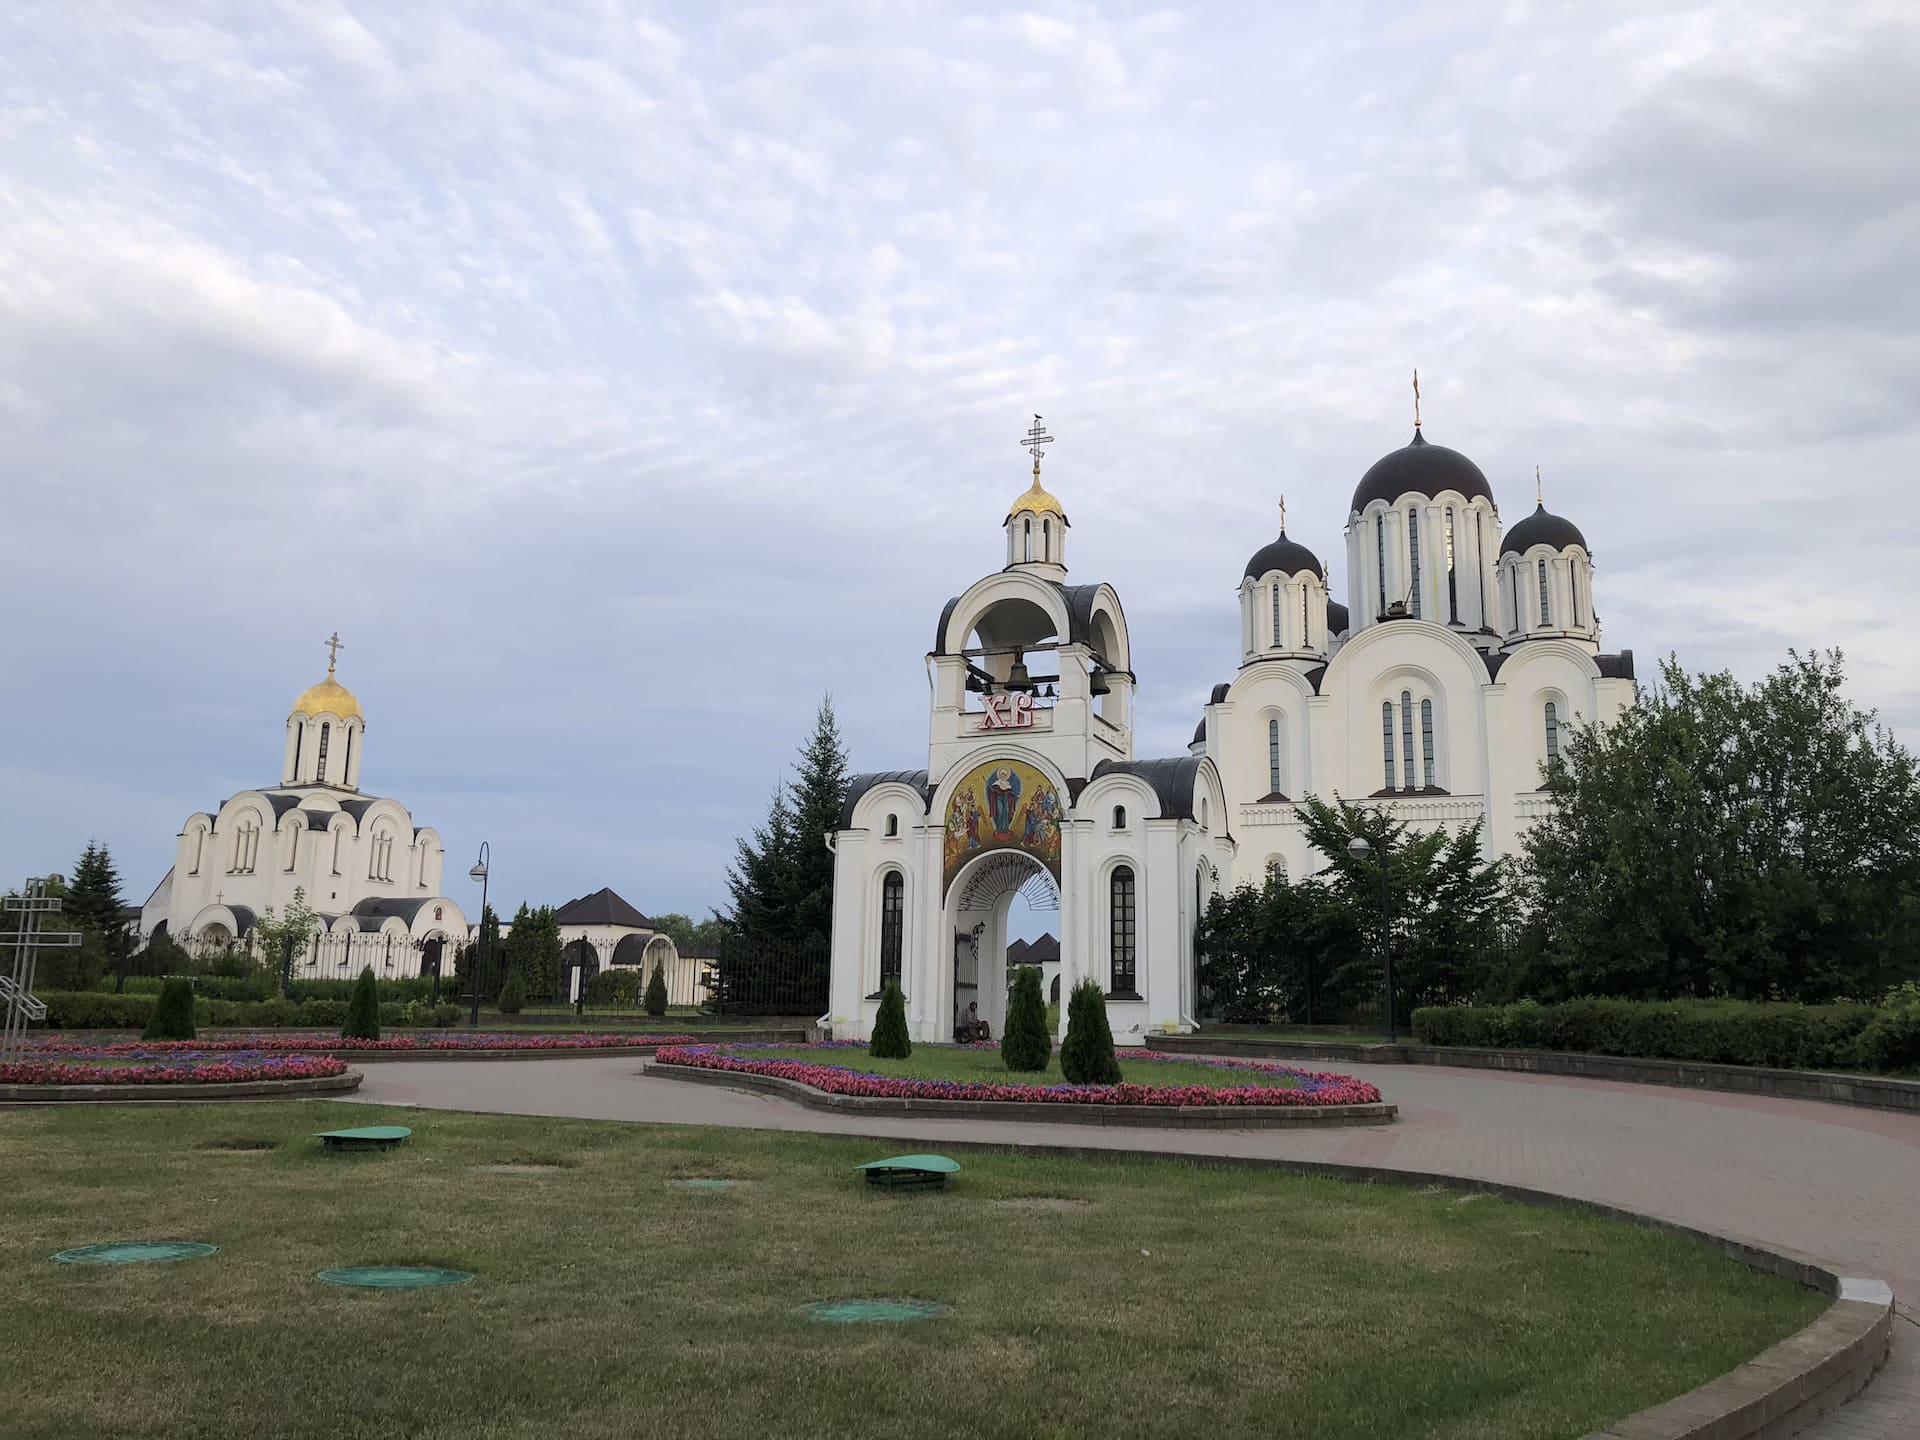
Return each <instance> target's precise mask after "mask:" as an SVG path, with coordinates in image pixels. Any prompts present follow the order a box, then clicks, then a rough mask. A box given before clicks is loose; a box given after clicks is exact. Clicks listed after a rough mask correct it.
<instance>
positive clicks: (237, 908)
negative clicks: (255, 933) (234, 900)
mask: <svg viewBox="0 0 1920 1440" xmlns="http://www.w3.org/2000/svg"><path fill="white" fill-rule="evenodd" d="M227 909H229V910H231V911H232V912H233V924H234V938H235V939H236V940H237V939H239V938H240V937H241V936H242V935H245V934H246V933H247V932H248V931H249V930H251V929H253V911H252V910H251V909H249V908H248V907H247V906H245V905H229V906H227Z"/></svg>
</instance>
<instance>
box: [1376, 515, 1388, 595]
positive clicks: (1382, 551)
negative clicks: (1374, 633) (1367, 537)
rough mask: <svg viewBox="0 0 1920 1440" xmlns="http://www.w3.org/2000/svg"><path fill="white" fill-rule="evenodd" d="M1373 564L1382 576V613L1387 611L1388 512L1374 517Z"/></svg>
mask: <svg viewBox="0 0 1920 1440" xmlns="http://www.w3.org/2000/svg"><path fill="white" fill-rule="evenodd" d="M1373 564H1374V569H1375V570H1376V571H1377V572H1378V573H1379V576H1380V613H1381V614H1382V615H1384V614H1386V613H1387V517H1386V512H1384V511H1382V512H1381V513H1380V514H1378V515H1376V516H1374V517H1373Z"/></svg>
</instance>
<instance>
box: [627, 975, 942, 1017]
mask: <svg viewBox="0 0 1920 1440" xmlns="http://www.w3.org/2000/svg"><path fill="white" fill-rule="evenodd" d="M666 1013H667V972H666V971H665V970H663V969H661V968H660V962H659V961H658V960H656V961H654V962H653V978H652V979H651V980H649V981H647V1014H649V1015H664V1014H666ZM901 1023H902V1024H903V1025H904V1024H905V1023H906V1020H905V1017H904V1016H903V1017H902V1018H901Z"/></svg>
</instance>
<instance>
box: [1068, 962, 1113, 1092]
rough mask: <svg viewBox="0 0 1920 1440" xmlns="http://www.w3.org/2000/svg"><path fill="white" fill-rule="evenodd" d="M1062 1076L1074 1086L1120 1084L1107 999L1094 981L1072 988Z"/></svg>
mask: <svg viewBox="0 0 1920 1440" xmlns="http://www.w3.org/2000/svg"><path fill="white" fill-rule="evenodd" d="M1060 1073H1061V1074H1062V1075H1065V1076H1066V1077H1067V1079H1068V1080H1069V1081H1070V1082H1072V1083H1073V1084H1075V1085H1118V1084H1119V1083H1120V1062H1119V1060H1118V1059H1116V1058H1115V1056H1114V1053H1113V1027H1112V1026H1110V1025H1109V1024H1107V997H1106V996H1105V995H1103V994H1101V993H1100V986H1099V985H1098V984H1097V983H1096V982H1094V981H1092V980H1082V981H1081V982H1080V983H1079V984H1078V985H1076V986H1074V987H1073V998H1072V999H1071V1000H1069V1001H1068V1002H1067V1038H1066V1039H1065V1040H1062V1041H1061V1042H1060Z"/></svg>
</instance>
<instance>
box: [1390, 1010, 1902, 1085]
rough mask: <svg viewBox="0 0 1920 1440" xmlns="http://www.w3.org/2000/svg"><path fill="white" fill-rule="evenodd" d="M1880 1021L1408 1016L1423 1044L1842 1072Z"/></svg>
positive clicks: (1850, 1017) (1851, 1017)
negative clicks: (1869, 1032) (1870, 1030)
mask: <svg viewBox="0 0 1920 1440" xmlns="http://www.w3.org/2000/svg"><path fill="white" fill-rule="evenodd" d="M1882 1013H1883V1012H1882V1011H1880V1010H1876V1009H1875V1007H1873V1006H1871V1005H1854V1004H1834V1005H1792V1004H1775V1003H1764V1004H1763V1003H1750V1002H1747V1001H1741V1000H1661V1001H1646V1000H1601V999H1588V1000H1569V1001H1567V1002H1566V1003H1565V1004H1561V1005H1540V1004H1536V1003H1535V1002H1533V1001H1531V1000H1523V1001H1521V1002H1520V1003H1519V1004H1517V1005H1448V1006H1440V1007H1436V1008H1430V1009H1422V1010H1416V1011H1414V1012H1413V1034H1414V1038H1415V1039H1416V1040H1419V1041H1420V1042H1422V1043H1423V1044H1427V1045H1475V1046H1485V1047H1489V1048H1493V1049H1512V1050H1566V1051H1575V1052H1581V1053H1585V1054H1591V1055H1624V1056H1629V1057H1633V1058H1637V1059H1647V1060H1695V1061H1701V1062H1703V1063H1706V1064H1712V1065H1759V1066H1766V1067H1770V1068H1775V1069H1783V1070H1845V1069H1853V1068H1857V1067H1859V1066H1860V1065H1861V1064H1862V1063H1863V1060H1864V1056H1863V1054H1862V1051H1861V1041H1862V1039H1863V1036H1864V1032H1865V1031H1866V1030H1867V1029H1868V1028H1869V1027H1870V1026H1871V1025H1872V1024H1873V1023H1874V1021H1875V1019H1876V1017H1878V1016H1879V1015H1881V1014H1882ZM1887 1028H1889V1029H1891V1028H1892V1027H1887ZM1895 1048H1896V1050H1897V1047H1895ZM1876 1068H1879V1067H1876Z"/></svg>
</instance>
